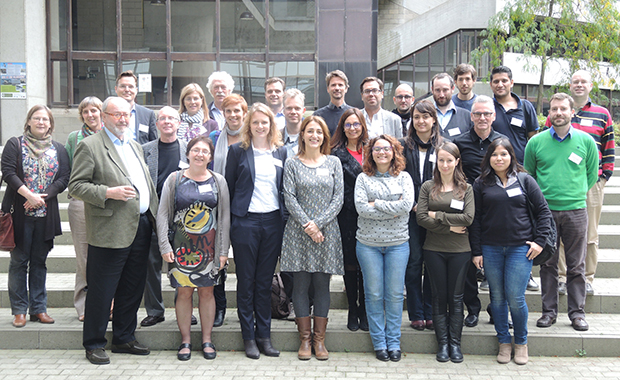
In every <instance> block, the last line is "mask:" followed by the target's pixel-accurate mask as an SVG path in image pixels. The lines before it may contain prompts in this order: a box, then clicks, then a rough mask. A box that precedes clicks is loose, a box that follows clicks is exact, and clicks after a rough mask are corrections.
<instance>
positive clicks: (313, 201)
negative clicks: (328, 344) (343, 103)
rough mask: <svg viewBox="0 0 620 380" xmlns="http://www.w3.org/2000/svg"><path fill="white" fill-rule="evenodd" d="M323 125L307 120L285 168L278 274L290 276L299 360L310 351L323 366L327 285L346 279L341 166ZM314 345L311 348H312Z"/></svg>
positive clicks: (320, 120)
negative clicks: (340, 220) (295, 151)
mask: <svg viewBox="0 0 620 380" xmlns="http://www.w3.org/2000/svg"><path fill="white" fill-rule="evenodd" d="M329 146H330V145H329V130H328V129H327V125H326V124H325V121H324V120H323V119H322V118H321V117H318V116H310V117H308V118H306V119H305V120H304V121H303V123H302V124H301V130H300V132H299V153H298V154H297V156H296V157H294V158H292V159H289V160H288V161H286V163H285V165H284V200H285V202H286V207H287V208H288V210H289V212H290V218H289V220H288V222H287V223H286V228H285V229H284V241H283V242H282V259H281V260H282V261H281V268H282V271H286V272H294V273H293V281H294V287H293V305H294V307H295V313H296V315H297V318H295V321H296V323H297V329H298V330H299V338H300V340H301V345H300V347H299V352H298V353H297V355H298V357H299V359H301V360H308V359H310V357H311V355H312V354H311V351H312V350H311V349H312V347H313V348H314V352H315V356H316V358H317V359H319V360H327V359H328V357H329V353H328V352H327V349H326V348H325V345H324V341H325V329H326V327H327V313H328V311H329V297H330V295H329V281H330V278H331V275H332V274H338V275H342V274H344V264H343V258H342V240H341V239H340V229H339V227H338V220H337V218H336V217H337V216H338V213H339V212H340V209H341V208H342V203H343V191H344V190H343V188H344V185H343V177H342V166H341V164H340V160H338V158H336V157H333V156H330V155H329ZM310 284H312V286H313V288H314V340H313V341H312V334H313V333H312V330H311V328H310V325H311V323H310V303H309V299H308V290H309V289H310ZM311 341H312V347H311V346H310V344H311Z"/></svg>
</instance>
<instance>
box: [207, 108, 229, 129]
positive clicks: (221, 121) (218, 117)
mask: <svg viewBox="0 0 620 380" xmlns="http://www.w3.org/2000/svg"><path fill="white" fill-rule="evenodd" d="M211 113H212V114H213V118H214V119H215V121H217V128H218V129H219V130H220V131H221V130H222V128H224V125H225V124H226V118H225V117H224V114H223V113H222V111H220V110H219V108H217V107H216V106H215V103H212V104H211Z"/></svg>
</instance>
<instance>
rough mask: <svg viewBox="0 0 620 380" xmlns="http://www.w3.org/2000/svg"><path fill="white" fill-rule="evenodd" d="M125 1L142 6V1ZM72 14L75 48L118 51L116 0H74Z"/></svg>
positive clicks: (61, 0)
mask: <svg viewBox="0 0 620 380" xmlns="http://www.w3.org/2000/svg"><path fill="white" fill-rule="evenodd" d="M59 1H60V2H61V3H66V1H64V0H59ZM125 3H132V4H133V3H136V4H138V5H140V6H141V4H142V1H136V0H133V1H123V4H125ZM59 11H60V10H59ZM123 12H125V6H123ZM72 15H73V20H72V25H73V50H90V51H103V50H106V51H116V1H114V0H101V1H90V0H73V1H72ZM61 34H62V33H61ZM164 43H165V38H164ZM61 49H62V47H61ZM63 50H64V49H63Z"/></svg>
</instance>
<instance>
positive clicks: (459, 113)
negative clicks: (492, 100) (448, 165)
mask: <svg viewBox="0 0 620 380" xmlns="http://www.w3.org/2000/svg"><path fill="white" fill-rule="evenodd" d="M431 92H432V93H433V100H435V108H436V109H437V122H438V123H439V127H440V130H441V137H443V138H446V139H448V140H454V139H455V138H456V137H457V136H459V135H461V134H463V133H466V132H467V131H469V130H470V129H471V127H472V125H473V123H472V121H471V116H470V112H469V111H468V110H466V109H464V108H461V107H457V106H455V105H454V102H453V101H452V93H453V92H454V79H452V77H451V76H450V74H448V73H439V74H437V75H435V76H434V77H433V79H432V80H431Z"/></svg>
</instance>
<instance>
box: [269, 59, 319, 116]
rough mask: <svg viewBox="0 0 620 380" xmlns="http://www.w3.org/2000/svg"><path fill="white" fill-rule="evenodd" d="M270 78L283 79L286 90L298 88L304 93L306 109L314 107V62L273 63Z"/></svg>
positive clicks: (270, 65) (270, 66)
mask: <svg viewBox="0 0 620 380" xmlns="http://www.w3.org/2000/svg"><path fill="white" fill-rule="evenodd" d="M269 76H276V77H279V78H282V79H283V80H284V83H286V88H296V89H298V90H300V91H301V92H303V93H304V96H305V98H306V99H305V103H306V108H307V109H311V107H314V62H303V61H302V62H297V61H288V62H271V63H270V64H269ZM263 101H264V100H263Z"/></svg>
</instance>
